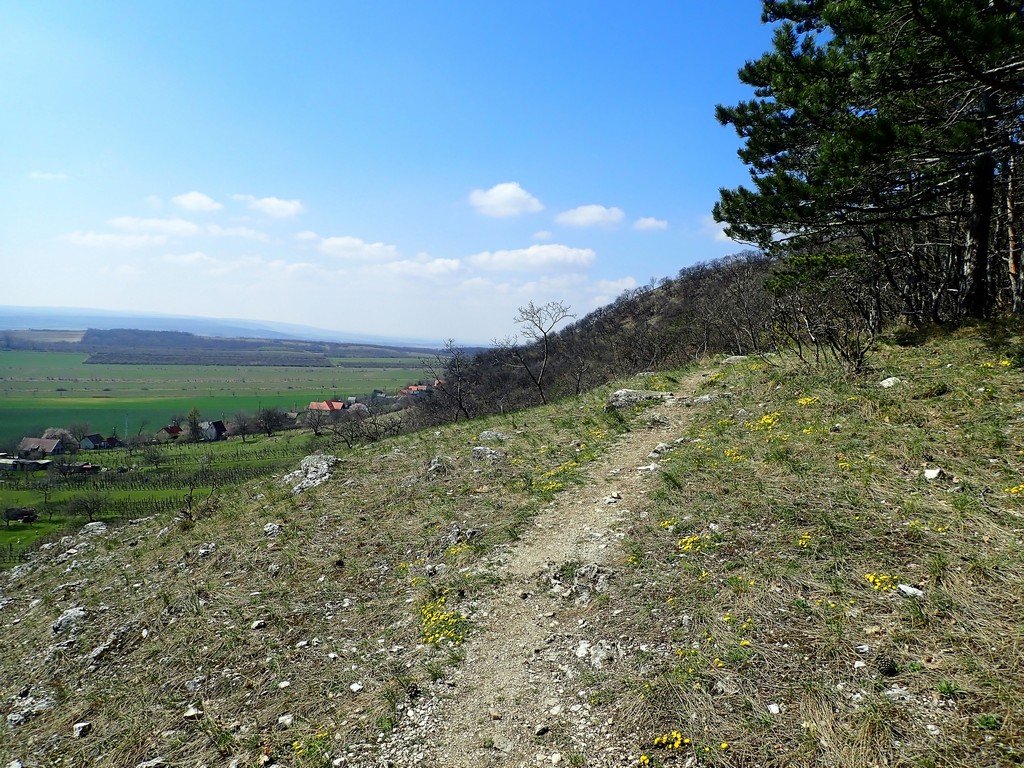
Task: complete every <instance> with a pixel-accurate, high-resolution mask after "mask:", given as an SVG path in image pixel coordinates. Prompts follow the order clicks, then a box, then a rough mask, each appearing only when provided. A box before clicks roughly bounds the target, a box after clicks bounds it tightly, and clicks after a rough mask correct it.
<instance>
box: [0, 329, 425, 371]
mask: <svg viewBox="0 0 1024 768" xmlns="http://www.w3.org/2000/svg"><path fill="white" fill-rule="evenodd" d="M0 349H22V350H36V351H48V352H84V353H87V354H88V355H89V358H88V359H87V360H86V361H85V362H86V363H102V364H108V365H109V364H118V365H271V366H299V367H310V366H314V367H320V366H324V367H330V366H331V365H333V362H332V358H349V359H351V358H367V357H373V358H393V359H396V360H400V359H403V358H409V359H416V360H420V359H422V358H423V357H424V356H426V355H432V354H433V353H434V351H435V350H434V349H432V348H429V347H398V346H385V345H378V344H348V343H340V342H329V341H303V340H294V339H280V338H252V337H246V338H224V337H218V336H201V335H198V334H194V333H186V332H184V331H153V330H139V329H134V328H108V329H98V328H89V329H88V330H86V331H73V332H70V331H51V330H34V329H28V330H7V331H0Z"/></svg>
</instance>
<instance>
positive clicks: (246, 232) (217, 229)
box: [206, 224, 270, 243]
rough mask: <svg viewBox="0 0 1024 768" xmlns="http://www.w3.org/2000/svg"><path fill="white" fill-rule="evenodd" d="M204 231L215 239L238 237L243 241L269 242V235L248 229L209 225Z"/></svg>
mask: <svg viewBox="0 0 1024 768" xmlns="http://www.w3.org/2000/svg"><path fill="white" fill-rule="evenodd" d="M206 231H207V232H209V233H210V234H211V235H214V236H215V237H240V238H242V239H243V240H255V241H256V242H258V243H268V242H270V235H268V234H267V233H266V232H260V231H259V230H258V229H249V227H221V226H219V225H217V224H210V225H209V226H208V227H207V228H206Z"/></svg>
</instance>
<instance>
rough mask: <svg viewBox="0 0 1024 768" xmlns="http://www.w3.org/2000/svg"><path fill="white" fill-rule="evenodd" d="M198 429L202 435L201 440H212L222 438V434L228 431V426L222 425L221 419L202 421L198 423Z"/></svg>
mask: <svg viewBox="0 0 1024 768" xmlns="http://www.w3.org/2000/svg"><path fill="white" fill-rule="evenodd" d="M199 431H200V433H201V434H202V436H203V440H208V441H210V442H214V441H216V440H223V439H224V436H225V435H226V434H227V433H228V428H227V427H226V426H224V422H223V421H202V422H200V423H199Z"/></svg>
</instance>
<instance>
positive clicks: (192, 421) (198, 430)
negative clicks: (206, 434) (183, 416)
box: [187, 407, 203, 443]
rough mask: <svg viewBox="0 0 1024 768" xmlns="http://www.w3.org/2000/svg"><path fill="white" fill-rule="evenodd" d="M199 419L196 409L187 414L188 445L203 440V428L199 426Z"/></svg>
mask: <svg viewBox="0 0 1024 768" xmlns="http://www.w3.org/2000/svg"><path fill="white" fill-rule="evenodd" d="M201 418H202V416H200V415H199V409H198V408H195V407H193V408H192V410H191V411H189V412H188V419H187V421H188V441H189V442H190V443H198V442H199V441H200V440H202V439H203V428H202V427H201V426H199V424H200V421H199V420H200V419H201Z"/></svg>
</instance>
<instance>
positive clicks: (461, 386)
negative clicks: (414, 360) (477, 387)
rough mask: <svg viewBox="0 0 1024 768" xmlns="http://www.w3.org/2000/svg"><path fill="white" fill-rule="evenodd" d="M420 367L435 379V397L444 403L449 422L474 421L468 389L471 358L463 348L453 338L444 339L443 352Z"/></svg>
mask: <svg viewBox="0 0 1024 768" xmlns="http://www.w3.org/2000/svg"><path fill="white" fill-rule="evenodd" d="M423 367H424V368H425V369H426V370H427V373H429V374H430V375H431V377H432V378H433V379H434V396H435V397H437V398H439V399H440V400H441V401H442V402H443V403H444V404H445V407H446V409H447V410H448V411H449V412H450V413H451V414H452V417H453V418H452V420H453V421H458V420H459V418H460V417H463V418H466V419H471V418H473V414H472V412H471V409H472V406H471V405H470V387H469V375H470V372H471V370H472V367H473V358H472V356H471V355H470V354H469V353H468V352H467V351H466V349H465V347H460V346H458V345H457V344H456V343H455V340H454V339H447V340H446V341H445V342H444V351H443V352H438V353H437V354H436V355H434V357H433V358H432V359H430V360H425V361H424V364H423Z"/></svg>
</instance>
